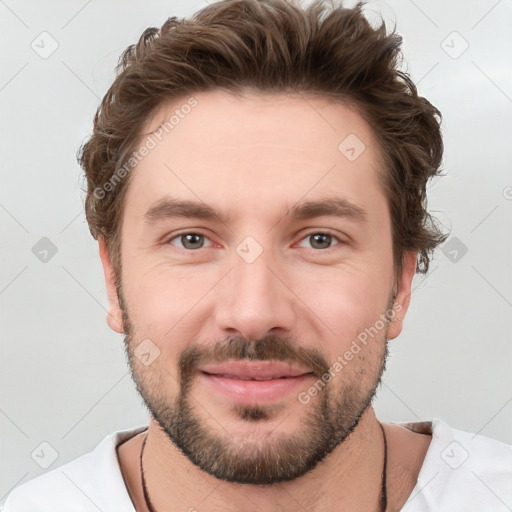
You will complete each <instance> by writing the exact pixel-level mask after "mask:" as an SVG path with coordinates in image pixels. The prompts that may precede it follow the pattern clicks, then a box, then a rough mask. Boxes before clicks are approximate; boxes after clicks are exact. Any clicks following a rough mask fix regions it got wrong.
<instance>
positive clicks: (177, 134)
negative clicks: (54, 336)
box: [4, 0, 512, 512]
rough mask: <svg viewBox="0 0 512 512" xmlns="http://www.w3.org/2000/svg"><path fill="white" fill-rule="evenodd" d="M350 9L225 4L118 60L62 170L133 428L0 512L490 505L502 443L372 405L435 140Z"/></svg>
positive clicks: (509, 500)
mask: <svg viewBox="0 0 512 512" xmlns="http://www.w3.org/2000/svg"><path fill="white" fill-rule="evenodd" d="M361 8H362V6H361V5H357V6H356V7H355V8H354V9H345V8H342V7H341V6H339V5H337V6H331V7H329V6H328V5H327V4H324V3H322V2H317V3H313V4H311V5H310V6H309V7H307V8H302V7H299V6H298V5H297V4H294V3H292V2H288V1H286V0H271V1H266V2H260V1H257V0H227V1H224V2H218V3H215V4H212V5H210V6H208V7H207V8H205V9H203V10H202V11H200V12H199V13H197V14H196V15H195V17H194V18H192V19H190V20H177V19H176V18H170V19H169V20H168V21H167V22H166V23H165V24H164V25H163V26H162V28H161V29H160V30H156V29H148V30H147V31H146V32H145V33H144V34H143V36H142V37H141V39H140V41H139V43H138V44H137V45H134V46H132V47H130V48H128V49H127V51H126V52H125V53H124V54H123V58H122V61H121V63H120V73H119V75H118V77H117V78H116V80H115V81H114V83H113V85H112V86H111V88H110V90H109V91H108V93H107V95H106V96H105V98H104V99H103V101H102V104H101V107H100V109H99V110H98V113H97V115H96V117H95V120H94V131H93V134H92V137H91V138H90V140H89V141H88V142H87V143H86V144H85V145H84V147H83V148H82V151H81V153H80V163H81V164H82V166H83V168H84V170H85V173H86V177H87V186H88V187H87V200H86V215H87V220H88V222H89V226H90V229H91V233H92V234H93V236H94V237H95V238H96V239H98V241H99V251H100V257H101V261H102V264H103V268H104V272H105V281H106V287H107V291H108V296H109V302H110V311H109V314H108V316H107V321H108V325H109V326H110V327H111V328H112V329H113V330H114V331H116V332H118V333H122V334H125V342H126V350H127V357H128V362H129V364H130V368H131V371H132V375H133V378H134V381H135V383H136V386H137V389H138V391H139V393H140V394H141V396H142V397H143V399H144V402H145V404H146V405H147V407H148V409H149V411H150V412H151V421H150V424H149V426H142V427H139V428H137V429H130V430H125V431H121V432H115V433H113V434H112V435H110V436H108V437H107V438H105V440H104V441H103V442H102V443H101V444H100V445H98V447H97V448H96V449H95V450H94V451H93V452H90V453H88V454H86V455H84V456H82V457H80V458H78V459H76V460H75V461H72V462H70V463H68V464H66V465H64V466H62V467H61V468H57V469H55V470H52V471H50V472H48V473H46V474H44V475H42V476H40V477H38V478H36V479H34V480H32V481H30V482H28V483H26V484H24V485H22V486H20V487H18V488H17V489H15V490H14V491H13V492H12V493H11V495H10V496H9V497H8V498H7V500H6V503H5V507H4V510H5V511H7V512H16V511H21V510H24V511H25V510H26V511H28V510H30V511H50V510H51V511H54V512H55V511H64V510H66V511H85V510H102V511H105V512H106V511H112V512H113V511H121V510H122V511H125V510H127V511H128V510H129V511H134V510H137V511H144V512H146V511H158V512H166V511H176V510H184V511H185V510H188V511H195V510H198V511H203V510H204V511H208V512H216V511H221V510H222V511H225V510H231V511H259V510H262V511H274V510H276V511H277V510H281V511H297V510H308V511H320V510H351V511H352V510H353V511H361V512H365V511H372V512H373V511H383V510H388V511H395V510H411V511H427V510H428V511H444V510H446V511H448V510H449V511H456V510H493V511H498V510H506V509H507V508H508V509H509V508H510V506H512V492H511V488H510V478H511V476H512V449H511V447H509V446H508V445H505V444H503V443H500V442H498V441H494V440H491V439H488V438H485V437H483V436H480V435H476V436H474V435H472V434H469V433H465V432H460V431H457V430H455V429H453V428H451V427H449V426H448V425H447V424H446V423H444V422H443V421H441V420H437V419H436V420H434V421H431V422H423V423H414V424H381V423H380V422H379V421H378V419H377V418H376V415H375V413H374V411H373V408H372V405H371V404H372V399H373V397H374V395H375V392H376V389H377V387H378V385H379V383H380V379H381V376H382V373H383V371H384V368H385V361H386V355H387V342H388V340H392V339H394V338H396V337H397V336H398V335H399V334H400V332H401V329H402V324H403V321H404V317H405V315H406V313H407V309H408V306H409V301H410V294H411V282H412V279H413V277H414V274H415V272H426V271H427V270H428V265H429V259H430V254H431V252H432V250H433V249H434V248H435V247H436V246H437V245H438V244H439V243H441V242H442V241H443V240H444V238H445V235H443V234H442V233H441V232H440V231H439V230H438V229H437V227H436V225H435V223H434V222H433V221H432V220H431V218H430V216H429V214H428V212H427V211H426V206H425V205H426V195H425V190H426V184H427V182H428V180H429V179H430V178H431V177H433V176H435V175H436V174H437V173H438V171H439V167H440V163H441V159H442V150H443V145H442V139H441V134H440V127H439V123H440V113H439V111H438V110H437V109H436V108H435V107H433V106H432V105H431V104H430V103H429V102H428V101H426V100H425V99H424V98H422V97H419V96H418V94H417V91H416V88H415V86H414V84H413V83H412V82H411V80H410V78H409V77H408V76H407V75H406V74H405V73H402V72H400V71H398V70H397V61H398V56H399V52H400V44H401V39H400V37H399V36H398V35H397V34H395V33H391V34H388V35H387V34H386V31H385V27H384V25H383V26H381V27H379V28H376V29H374V28H372V27H371V26H370V24H369V23H368V22H367V21H366V19H365V18H364V16H363V14H362V9H361ZM466 460H467V462H466Z"/></svg>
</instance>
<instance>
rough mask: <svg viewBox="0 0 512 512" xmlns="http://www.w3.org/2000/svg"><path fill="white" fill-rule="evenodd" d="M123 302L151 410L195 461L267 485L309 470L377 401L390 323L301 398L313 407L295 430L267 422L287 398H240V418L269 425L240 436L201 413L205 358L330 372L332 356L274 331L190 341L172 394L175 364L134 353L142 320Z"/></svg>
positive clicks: (134, 370)
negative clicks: (271, 401) (199, 384)
mask: <svg viewBox="0 0 512 512" xmlns="http://www.w3.org/2000/svg"><path fill="white" fill-rule="evenodd" d="M119 291H121V290H119ZM121 293H122V292H121ZM118 296H119V297H120V298H121V297H122V295H121V294H119V295H118ZM120 304H123V305H122V307H121V308H122V311H123V325H124V329H125V335H126V336H125V349H126V356H127V360H128V363H129V366H130V369H131V375H132V378H133V380H134V382H135V385H136V387H137V391H138V393H139V394H140V396H141V397H142V399H143V401H144V403H145V405H146V407H147V409H148V410H149V412H150V414H151V416H152V417H153V418H154V420H155V421H156V423H157V424H158V425H159V427H160V428H161V430H162V431H163V432H164V433H165V434H166V435H167V437H168V438H169V440H170V441H171V442H172V443H173V444H174V445H175V446H176V447H177V448H178V449H179V450H180V451H181V452H182V453H183V454H184V455H185V456H186V457H187V458H188V459H189V460H190V461H191V462H192V463H193V464H195V465H196V466H197V467H199V468H200V469H201V470H203V471H205V472H206V473H208V474H210V475H211V476H213V477H215V478H217V479H219V480H225V481H227V482H233V483H239V484H251V485H258V486H268V485H272V484H274V483H278V482H285V481H291V480H295V479H297V478H299V477H301V476H303V475H305V474H306V473H308V472H310V471H311V470H312V469H314V468H315V467H316V466H317V464H318V463H319V462H321V461H322V460H324V459H325V458H326V457H327V456H328V455H329V454H330V453H331V452H332V451H333V450H334V449H335V448H336V447H337V446H339V445H340V444H341V443H343V442H344V441H345V440H346V439H347V438H348V436H349V435H350V434H351V433H352V432H353V431H354V429H355V428H356V427H357V425H358V423H359V421H360V419H361V417H362V415H363V414H364V412H365V411H366V410H367V408H368V407H369V406H370V405H371V402H372V400H373V398H374V396H375V393H376V391H377V389H378V386H379V385H380V382H381V378H382V374H383V372H384V370H385V366H386V358H387V356H388V346H387V332H388V324H386V326H385V328H384V329H383V330H382V332H381V333H379V334H378V335H377V336H376V337H375V338H374V339H372V340H371V341H370V342H369V343H368V344H367V345H365V347H364V348H362V350H361V351H360V352H359V353H358V354H357V356H354V358H353V359H352V361H350V362H349V363H348V364H347V366H346V367H344V368H343V369H342V370H341V371H340V373H339V374H338V375H335V376H334V377H333V378H332V380H330V381H329V382H327V383H325V387H323V389H321V390H320V391H319V392H318V394H317V395H316V396H315V397H314V398H313V399H312V400H310V401H309V402H308V404H307V405H304V404H303V405H302V406H301V407H305V408H306V409H305V410H304V412H301V413H300V414H301V423H300V425H298V427H297V428H296V430H295V431H294V432H292V433H286V434H285V433H283V432H279V431H278V428H277V427H275V428H274V429H273V430H270V429H269V431H270V432H265V429H264V426H265V425H264V424H265V422H267V421H268V420H269V419H272V418H275V415H276V413H277V412H278V411H280V410H282V408H283V407H286V406H285V405H283V404H278V405H243V406H242V405H235V404H233V405H232V411H233V412H234V414H235V415H236V417H237V419H238V420H242V421H243V422H245V423H252V424H254V425H256V424H257V425H258V426H262V432H264V434H263V435H260V434H258V435H254V436H252V437H253V438H252V439H251V436H250V435H249V436H248V435H247V434H246V435H242V436H240V437H235V436H232V435H231V434H229V433H228V432H227V430H226V429H224V428H221V429H217V430H219V432H216V431H214V430H213V429H212V428H211V426H210V427H208V424H210V425H211V421H209V420H210V416H211V415H209V414H208V413H204V414H203V415H201V412H203V410H204V407H202V406H201V404H200V403H199V402H198V401H197V399H195V397H194V396H193V394H192V391H191V390H192V387H193V383H194V376H195V375H196V372H197V370H198V368H199V366H200V365H202V364H205V363H213V362H215V363H219V362H225V361H227V360H228V359H229V360H238V361H241V360H246V361H248V360H251V361H256V360H257V361H275V360H278V361H284V362H289V363H292V364H294V363H300V364H301V365H306V366H307V367H308V368H310V369H311V370H312V371H313V373H314V375H315V376H318V378H321V377H322V375H324V374H326V373H328V372H329V366H330V365H329V364H328V362H327V358H326V356H325V355H324V354H322V352H320V351H319V350H317V349H316V348H305V347H303V346H299V345H298V344H297V343H296V342H294V341H293V340H291V339H290V338H284V337H278V336H275V335H268V336H266V337H265V338H262V339H260V340H250V341H249V340H246V339H245V338H244V337H237V336H231V337H229V338H226V339H224V340H219V341H218V342H216V343H214V344H209V345H204V344H202V345H199V344H191V345H189V346H188V347H187V348H186V349H185V350H183V351H182V352H181V354H180V356H179V358H178V365H177V367H178V368H177V369H178V379H177V380H178V385H179V387H178V393H177V396H176V398H175V399H174V400H172V399H171V398H170V397H169V395H168V394H167V393H166V390H168V389H169V385H168V378H167V377H169V376H170V374H169V372H167V371H166V370H165V369H164V368H162V367H159V366H158V365H155V364H154V363H153V364H152V365H151V366H148V367H142V365H141V364H140V361H139V360H138V359H137V358H136V356H135V355H134V349H135V348H136V343H134V341H135V340H134V332H135V326H133V325H132V324H131V322H130V319H129V316H128V313H127V311H126V306H125V301H124V300H120ZM166 382H167V384H166ZM315 382H317V381H316V380H315ZM198 403H199V405H197V404H198ZM290 407H291V405H290ZM283 421H284V420H283Z"/></svg>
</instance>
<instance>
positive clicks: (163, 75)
mask: <svg viewBox="0 0 512 512" xmlns="http://www.w3.org/2000/svg"><path fill="white" fill-rule="evenodd" d="M363 6H364V3H363V2H359V3H358V4H357V5H356V6H355V7H354V8H352V9H348V8H345V7H343V6H342V5H341V3H340V2H339V1H338V2H332V3H331V5H328V4H327V2H325V1H321V0H316V1H314V2H313V3H311V4H310V5H309V6H307V7H306V8H304V7H302V6H301V5H300V4H298V3H297V2H294V1H292V0H264V1H263V0H224V1H220V2H217V3H214V4H212V5H209V6H207V7H206V8H204V9H202V10H201V11H199V12H197V13H196V14H195V15H193V17H191V18H189V19H178V18H176V17H172V18H169V19H168V20H167V21H166V22H165V23H164V24H163V25H162V27H161V28H160V29H158V28H148V29H147V30H145V31H144V33H143V34H142V36H141V37H140V39H139V41H138V43H137V44H134V45H131V46H129V47H128V48H127V49H126V50H125V51H124V53H123V54H122V56H121V58H120V60H119V63H118V66H117V77H116V79H115V81H114V82H113V84H112V85H111V87H110V89H109V90H108V92H107V94H106V95H105V97H104V98H103V100H102V102H101V105H100V107H99V108H98V110H97V112H96V115H95V117H94V127H93V133H92V136H91V137H90V139H89V140H88V141H87V142H86V143H85V144H84V145H83V146H82V147H81V148H80V150H79V153H78V160H79V163H80V165H81V166H82V167H83V169H84V171H85V176H86V179H87V189H86V192H87V196H86V201H85V211H86V217H87V222H88V223H89V228H90V231H91V233H92V235H93V237H94V238H95V239H97V238H98V237H100V236H101V237H103V238H104V239H105V241H106V242H107V245H108V249H109V253H110V256H111V258H112V263H113V266H114V270H116V275H117V277H118V278H119V279H120V275H121V274H120V272H121V257H120V247H121V240H120V227H121V218H122V212H123V197H124V194H125V191H126V188H127V183H128V181H129V178H130V175H128V176H127V177H126V178H124V179H123V180H120V181H119V183H116V185H115V187H113V186H108V184H109V183H110V185H112V179H113V177H116V176H117V177H118V175H117V174H116V173H118V172H119V170H120V169H122V166H123V165H124V164H125V162H126V160H127V159H128V158H129V157H130V155H131V153H132V152H133V151H134V149H135V147H136V146H135V144H136V143H137V140H138V137H139V136H140V130H141V128H142V126H143V124H144V123H145V121H146V120H147V119H148V118H149V116H150V115H151V114H152V113H153V112H154V111H155V109H156V108H157V107H158V106H159V105H161V103H162V102H163V101H167V100H172V99H177V98H180V97H184V96H186V95H190V94H193V93H195V92H201V91H208V90H212V89H223V90H225V91H227V92H230V93H232V94H235V95H238V94H240V95H241V94H242V93H243V92H244V91H246V90H249V89H250V90H256V91H258V92H262V93H272V92H298V93H310V94H318V95H319V96H321V97H324V98H329V99H333V100H335V101H338V102H343V103H345V104H347V105H351V106H353V107H355V108H356V109H357V111H358V112H359V114H360V115H361V116H362V117H363V118H364V119H365V120H366V121H367V122H368V123H369V125H370V127H371V129H372V130H373V133H374V134H375V136H376V140H378V142H379V145H380V148H379V151H378V153H379V154H380V157H381V160H382V164H383V171H384V172H382V173H381V181H382V186H383V187H384V190H385V192H386V196H387V199H388V204H389V208H390V212H391V220H392V237H393V256H394V265H395V273H396V274H397V276H399V275H400V272H401V270H402V265H403V256H404V254H405V253H406V252H408V251H418V259H417V266H416V270H417V271H418V272H420V273H426V272H427V271H428V267H429V262H430V257H431V252H432V251H433V250H434V248H435V247H436V246H437V245H438V244H440V243H441V242H443V241H444V240H445V238H446V235H444V234H442V232H441V231H440V230H439V229H438V227H437V225H436V223H435V222H434V220H433V219H432V217H431V216H430V214H429V213H428V212H427V205H426V185H427V181H428V180H429V178H431V177H433V176H435V175H437V174H439V167H440V165H441V160H442V154H443V142H442V137H441V131H440V124H441V113H440V112H439V111H438V110H437V109H436V108H435V107H434V106H433V105H431V104H430V103H429V102H428V101H427V100H426V99H425V98H423V97H421V96H419V95H418V93H417V90H416V87H415V85H414V83H413V82H412V80H411V79H410V77H409V75H408V74H406V73H404V72H402V71H400V70H399V69H398V65H399V63H400V61H401V44H402V38H401V36H400V35H399V34H397V33H396V32H395V31H394V30H395V29H393V31H392V32H390V33H389V34H386V26H385V22H384V21H383V20H381V21H382V23H381V25H380V26H378V27H376V28H373V27H372V25H371V24H370V23H369V21H368V20H367V19H366V18H365V16H364V15H363V12H362V7H363ZM98 191H99V192H100V193H98Z"/></svg>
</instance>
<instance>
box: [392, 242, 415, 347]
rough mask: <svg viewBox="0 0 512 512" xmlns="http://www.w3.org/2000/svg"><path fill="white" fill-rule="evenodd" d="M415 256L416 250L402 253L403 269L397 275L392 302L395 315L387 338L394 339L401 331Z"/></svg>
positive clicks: (407, 306) (408, 298)
mask: <svg viewBox="0 0 512 512" xmlns="http://www.w3.org/2000/svg"><path fill="white" fill-rule="evenodd" d="M417 256H418V253H417V252H407V253H405V255H404V259H403V269H402V273H401V274H400V276H398V282H397V288H396V291H397V294H396V297H395V299H394V302H393V311H394V313H395V315H394V317H393V318H392V320H391V322H390V324H389V330H388V339H389V340H393V339H395V338H396V337H397V336H398V335H399V334H400V333H401V332H402V326H403V321H404V318H405V315H406V313H407V310H408V309H409V303H410V301H411V286H412V280H413V278H414V274H415V273H416V260H417Z"/></svg>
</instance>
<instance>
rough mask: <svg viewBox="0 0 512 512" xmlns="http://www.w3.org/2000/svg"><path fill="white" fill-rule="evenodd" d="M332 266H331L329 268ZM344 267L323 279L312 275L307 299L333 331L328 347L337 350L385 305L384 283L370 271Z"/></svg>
mask: <svg viewBox="0 0 512 512" xmlns="http://www.w3.org/2000/svg"><path fill="white" fill-rule="evenodd" d="M331 270H332V269H331ZM367 270H368V269H365V270H364V271H363V270H362V269H355V268H351V269H348V268H344V269H343V270H337V271H334V272H331V273H330V276H329V277H327V276H325V277H324V278H323V279H312V280H311V281H310V282H309V287H308V289H307V295H305V296H306V297H308V300H307V303H308V304H311V309H312V310H313V311H315V313H317V314H318V316H319V317H320V318H321V319H322V320H323V322H324V323H325V325H326V326H327V327H329V329H330V330H332V331H334V334H333V333H332V332H331V334H333V337H332V339H333V340H334V341H333V343H332V346H331V347H329V350H333V352H334V351H336V352H337V353H338V352H340V351H342V350H344V349H345V348H346V347H348V346H349V345H350V344H351V342H352V341H353V340H354V339H355V338H357V336H358V335H359V334H360V333H361V332H362V331H364V330H365V328H368V327H370V326H372V325H374V324H375V322H376V320H377V319H378V318H379V315H380V314H381V313H384V311H385V308H386V306H387V286H385V283H383V282H382V281H381V282H379V281H378V280H377V275H376V273H374V272H368V271H367Z"/></svg>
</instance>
